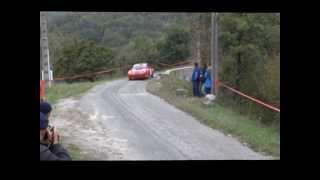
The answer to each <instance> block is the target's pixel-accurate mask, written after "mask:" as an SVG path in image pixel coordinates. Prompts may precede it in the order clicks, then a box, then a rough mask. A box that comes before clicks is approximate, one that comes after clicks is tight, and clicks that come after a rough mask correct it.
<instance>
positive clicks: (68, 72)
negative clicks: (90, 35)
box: [54, 39, 114, 76]
mask: <svg viewBox="0 0 320 180" xmlns="http://www.w3.org/2000/svg"><path fill="white" fill-rule="evenodd" d="M62 54H63V56H61V57H60V58H59V59H58V60H57V62H56V63H55V66H54V68H55V73H56V75H57V76H72V75H76V74H83V73H90V72H95V71H97V70H99V69H101V68H110V67H112V66H113V61H112V59H113V57H114V55H113V52H112V50H110V49H108V48H104V47H99V46H97V45H96V44H95V43H94V42H90V41H83V40H76V39H75V40H74V42H73V43H72V44H71V45H68V46H66V47H64V48H63V49H62Z"/></svg>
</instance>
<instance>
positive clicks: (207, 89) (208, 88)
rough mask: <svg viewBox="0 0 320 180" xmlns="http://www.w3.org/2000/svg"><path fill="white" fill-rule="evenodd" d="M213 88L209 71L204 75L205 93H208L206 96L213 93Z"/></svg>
mask: <svg viewBox="0 0 320 180" xmlns="http://www.w3.org/2000/svg"><path fill="white" fill-rule="evenodd" d="M211 86H212V81H211V74H210V72H209V71H208V70H206V71H205V73H204V92H205V93H206V95H207V94H210V93H211V88H212V87H211Z"/></svg>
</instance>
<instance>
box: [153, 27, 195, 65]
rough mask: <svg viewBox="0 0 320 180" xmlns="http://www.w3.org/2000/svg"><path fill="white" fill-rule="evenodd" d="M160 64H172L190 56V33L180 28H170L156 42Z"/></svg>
mask: <svg viewBox="0 0 320 180" xmlns="http://www.w3.org/2000/svg"><path fill="white" fill-rule="evenodd" d="M157 46H158V49H159V54H160V58H161V62H165V63H168V64H173V63H174V62H176V61H181V60H185V59H186V58H188V57H189V56H190V33H189V32H188V31H187V30H186V29H183V28H181V27H180V26H170V27H169V28H168V29H166V34H165V36H164V37H163V38H162V39H160V41H159V42H158V45H157Z"/></svg>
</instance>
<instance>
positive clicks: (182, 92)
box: [176, 88, 188, 97]
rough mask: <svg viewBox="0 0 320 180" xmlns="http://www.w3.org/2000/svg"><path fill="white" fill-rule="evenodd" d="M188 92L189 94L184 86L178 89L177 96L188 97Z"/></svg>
mask: <svg viewBox="0 0 320 180" xmlns="http://www.w3.org/2000/svg"><path fill="white" fill-rule="evenodd" d="M187 94H188V91H187V90H186V89H183V88H179V89H176V95H177V96H183V97H186V96H187Z"/></svg>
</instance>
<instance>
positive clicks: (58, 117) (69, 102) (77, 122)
mask: <svg viewBox="0 0 320 180" xmlns="http://www.w3.org/2000/svg"><path fill="white" fill-rule="evenodd" d="M79 99H80V98H67V99H62V100H60V101H59V102H58V103H57V104H56V105H55V106H54V110H53V112H52V117H51V120H50V121H51V122H50V123H51V124H52V125H53V126H56V127H57V129H58V130H59V132H60V134H61V139H62V144H63V145H64V146H65V147H66V148H67V149H68V150H69V151H70V153H71V155H73V159H75V160H110V159H116V160H117V159H119V160H120V159H123V155H122V153H121V152H120V151H119V149H118V148H119V147H120V146H121V144H120V145H119V144H117V140H116V139H113V138H111V137H110V133H109V130H108V129H106V128H103V126H102V125H101V122H100V118H98V117H97V114H96V113H92V114H89V113H86V112H85V111H83V109H82V108H81V106H80V103H79V102H80V101H79ZM115 147H117V148H115Z"/></svg>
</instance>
